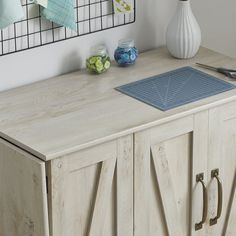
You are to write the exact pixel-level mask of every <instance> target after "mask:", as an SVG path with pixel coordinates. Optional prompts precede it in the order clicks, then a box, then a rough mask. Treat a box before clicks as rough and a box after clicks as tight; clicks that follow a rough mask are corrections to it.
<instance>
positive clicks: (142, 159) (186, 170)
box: [134, 112, 208, 236]
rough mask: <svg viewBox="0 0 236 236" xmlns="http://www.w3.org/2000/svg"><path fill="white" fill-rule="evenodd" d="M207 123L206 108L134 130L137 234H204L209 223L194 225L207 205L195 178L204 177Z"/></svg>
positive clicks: (151, 235)
mask: <svg viewBox="0 0 236 236" xmlns="http://www.w3.org/2000/svg"><path fill="white" fill-rule="evenodd" d="M207 127H208V112H202V113H199V114H198V115H196V116H195V117H194V116H189V117H186V118H183V119H179V120H176V121H172V122H169V123H167V124H164V125H161V126H158V127H154V128H150V129H148V130H145V131H142V132H138V133H136V134H135V156H134V172H135V179H134V181H135V193H134V194H135V195H134V221H135V231H134V232H135V236H144V235H145V236H154V235H158V236H167V235H170V236H176V235H181V236H188V235H205V225H204V224H203V227H202V228H201V227H198V228H199V229H198V230H197V231H196V230H195V224H196V223H199V222H200V221H201V219H202V213H203V212H202V209H203V205H204V204H203V197H202V195H203V194H202V191H203V190H202V187H203V186H202V185H201V184H199V183H197V182H196V176H197V175H198V174H201V173H203V175H204V178H206V173H207V137H208V136H207V132H208V131H207ZM203 181H205V182H206V180H205V179H203ZM204 190H206V188H205V189H204ZM205 197H206V194H205ZM204 203H205V204H206V202H204ZM192 206H194V207H192ZM204 206H205V209H206V205H204Z"/></svg>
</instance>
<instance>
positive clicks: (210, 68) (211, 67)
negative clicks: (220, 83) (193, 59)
mask: <svg viewBox="0 0 236 236" xmlns="http://www.w3.org/2000/svg"><path fill="white" fill-rule="evenodd" d="M196 64H197V65H199V66H201V67H204V68H206V69H209V70H214V71H218V68H216V67H213V66H208V65H204V64H201V63H196Z"/></svg>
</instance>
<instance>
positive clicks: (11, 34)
mask: <svg viewBox="0 0 236 236" xmlns="http://www.w3.org/2000/svg"><path fill="white" fill-rule="evenodd" d="M133 5H134V12H132V13H126V14H118V15H116V14H115V13H114V7H113V1H112V0H75V12H76V23H77V32H74V31H72V30H70V29H67V28H65V27H62V26H58V25H56V24H54V23H52V22H49V21H47V20H45V19H44V18H41V16H40V11H41V9H40V7H39V6H38V5H36V4H33V3H30V2H29V0H22V6H23V9H24V12H25V17H24V18H23V19H22V20H21V21H18V22H15V23H14V24H13V25H11V26H9V27H8V28H6V29H3V30H0V56H3V55H8V54H12V53H15V52H20V51H24V50H28V49H31V48H36V47H40V46H44V45H48V44H51V43H55V42H60V41H63V40H67V39H71V38H75V37H79V36H84V35H88V34H91V33H95V32H99V31H103V30H107V29H111V28H115V27H118V26H122V25H127V24H131V23H134V22H135V18H136V14H135V11H136V7H135V0H133Z"/></svg>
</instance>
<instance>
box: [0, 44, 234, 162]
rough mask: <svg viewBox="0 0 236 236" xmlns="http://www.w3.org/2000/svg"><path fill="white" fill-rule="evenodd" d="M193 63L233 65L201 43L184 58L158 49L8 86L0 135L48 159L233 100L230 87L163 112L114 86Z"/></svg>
mask: <svg viewBox="0 0 236 236" xmlns="http://www.w3.org/2000/svg"><path fill="white" fill-rule="evenodd" d="M195 62H200V63H204V64H209V65H213V66H220V67H232V68H233V67H236V60H234V59H231V58H229V57H226V56H224V55H222V54H219V53H216V52H213V51H211V50H208V49H206V48H201V49H200V51H199V53H198V55H197V56H196V57H195V58H193V59H190V60H177V59H174V58H172V57H171V56H170V55H169V54H168V52H167V50H166V48H159V49H156V50H151V51H148V52H145V53H142V54H141V55H140V57H139V60H138V61H137V63H136V65H134V66H131V67H127V68H119V67H117V66H113V67H112V68H111V69H110V70H109V71H108V72H107V73H105V74H102V75H89V74H87V72H86V71H85V70H83V71H78V72H75V73H71V74H67V75H63V76H59V77H55V78H52V79H48V80H45V81H41V82H37V83H34V84H30V85H27V86H23V87H20V88H16V89H12V90H8V91H5V92H2V93H0V136H1V137H2V138H4V139H6V140H8V141H10V142H12V143H14V144H15V145H18V146H19V147H21V148H22V149H25V150H27V151H29V152H31V153H32V154H34V155H36V156H38V157H39V158H41V159H43V160H51V159H53V158H57V157H59V156H63V155H66V154H69V153H71V152H74V151H77V150H80V149H83V148H87V147H90V146H93V145H96V144H99V143H102V142H105V141H109V140H112V139H114V138H118V137H120V136H123V135H126V134H130V133H133V132H137V131H140V130H142V129H145V128H148V127H151V126H153V125H158V124H161V123H165V122H168V121H170V120H173V119H177V118H181V117H183V116H186V115H190V114H193V113H195V112H198V111H201V110H204V109H208V108H210V107H213V106H216V105H220V104H223V103H226V102H229V101H233V100H235V99H236V90H231V91H229V92H226V93H222V94H219V95H216V96H213V97H209V98H207V99H203V100H200V101H198V102H194V103H190V104H187V105H184V106H181V107H178V108H175V109H172V110H169V111H166V112H163V111H160V110H158V109H156V108H154V107H152V106H149V105H146V104H144V103H142V102H140V101H138V100H136V99H133V98H131V97H129V96H126V95H124V94H121V93H119V92H118V91H115V90H114V88H115V87H117V86H120V85H123V84H126V83H129V82H133V81H136V80H140V79H143V78H147V77H150V76H154V75H157V74H161V73H164V72H167V71H169V70H173V69H176V68H179V67H183V66H192V67H195V68H196V66H195ZM198 69H200V70H202V71H205V72H207V73H209V74H211V75H214V76H216V77H218V78H221V79H224V80H227V81H229V79H227V78H225V77H224V76H223V75H220V74H218V73H216V72H211V71H207V70H204V69H201V68H198ZM230 82H231V81H230Z"/></svg>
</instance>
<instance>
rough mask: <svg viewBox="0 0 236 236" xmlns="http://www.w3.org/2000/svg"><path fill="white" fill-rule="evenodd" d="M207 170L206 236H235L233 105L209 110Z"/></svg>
mask: <svg viewBox="0 0 236 236" xmlns="http://www.w3.org/2000/svg"><path fill="white" fill-rule="evenodd" d="M208 169H209V172H208V177H209V179H210V180H211V181H210V183H209V214H208V215H209V219H208V221H209V231H208V232H209V235H214V236H221V235H236V197H235V186H236V185H235V184H236V183H235V181H236V102H231V103H229V104H226V105H223V106H221V107H218V108H214V109H211V110H210V113H209V159H208ZM214 170H217V171H218V178H219V181H221V184H222V191H221V186H220V185H221V184H220V182H218V180H217V178H216V177H214V175H212V174H213V172H212V171H214ZM218 184H220V185H219V186H218ZM221 193H222V203H221V199H220V198H221V196H220V195H221ZM219 194H220V195H219ZM221 207H222V211H221ZM217 212H218V216H219V215H220V217H219V219H217V218H218V217H217ZM211 219H214V220H211Z"/></svg>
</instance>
